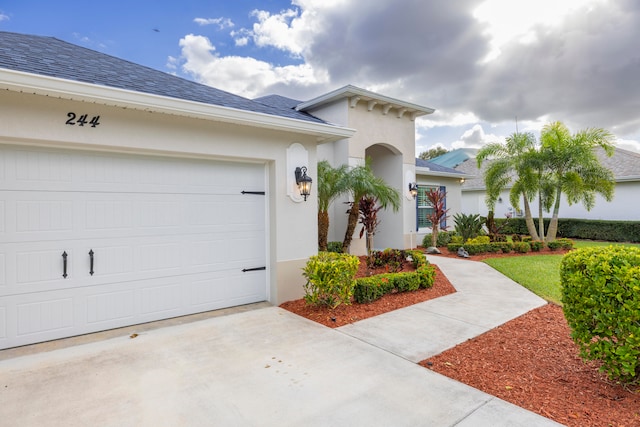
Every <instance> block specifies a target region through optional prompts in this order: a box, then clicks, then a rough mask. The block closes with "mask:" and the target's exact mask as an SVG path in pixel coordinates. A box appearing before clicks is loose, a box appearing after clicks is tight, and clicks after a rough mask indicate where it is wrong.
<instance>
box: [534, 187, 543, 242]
mask: <svg viewBox="0 0 640 427" xmlns="http://www.w3.org/2000/svg"><path fill="white" fill-rule="evenodd" d="M542 211H543V209H542V192H538V236H539V237H540V240H542V241H544V240H545V239H544V214H543V212H542ZM536 240H537V239H536Z"/></svg>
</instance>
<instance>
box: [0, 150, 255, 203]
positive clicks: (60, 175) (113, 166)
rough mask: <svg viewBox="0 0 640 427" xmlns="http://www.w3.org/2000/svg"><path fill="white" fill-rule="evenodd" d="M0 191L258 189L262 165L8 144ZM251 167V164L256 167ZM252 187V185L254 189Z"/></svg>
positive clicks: (0, 155) (0, 156)
mask: <svg viewBox="0 0 640 427" xmlns="http://www.w3.org/2000/svg"><path fill="white" fill-rule="evenodd" d="M0 159H2V160H4V161H3V162H0V165H1V166H0V173H1V174H2V176H1V179H0V190H4V189H8V188H10V189H12V190H16V189H17V190H31V191H33V190H46V191H60V189H61V188H64V189H65V190H66V191H98V192H116V193H127V192H143V193H175V194H189V193H194V194H197V193H213V194H238V193H239V192H241V191H242V190H246V191H264V186H263V182H264V169H263V168H262V165H256V164H250V163H239V162H216V161H202V160H190V159H182V160H178V161H177V160H176V159H172V158H164V157H145V156H130V155H126V154H116V153H80V152H73V151H65V150H56V149H50V150H47V149H43V148H37V147H12V148H11V149H9V150H6V151H4V152H3V153H0ZM256 166H257V167H256ZM254 187H255V188H254Z"/></svg>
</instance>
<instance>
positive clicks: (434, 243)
mask: <svg viewBox="0 0 640 427" xmlns="http://www.w3.org/2000/svg"><path fill="white" fill-rule="evenodd" d="M437 244H438V224H434V225H433V227H432V228H431V246H433V247H434V248H435V247H437Z"/></svg>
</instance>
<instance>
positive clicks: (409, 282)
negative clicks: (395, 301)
mask: <svg viewBox="0 0 640 427" xmlns="http://www.w3.org/2000/svg"><path fill="white" fill-rule="evenodd" d="M390 276H391V277H389V281H390V282H391V283H392V285H393V287H394V289H396V290H397V291H398V292H409V291H417V290H418V289H420V276H418V275H417V274H416V273H414V272H408V273H395V274H391V275H390Z"/></svg>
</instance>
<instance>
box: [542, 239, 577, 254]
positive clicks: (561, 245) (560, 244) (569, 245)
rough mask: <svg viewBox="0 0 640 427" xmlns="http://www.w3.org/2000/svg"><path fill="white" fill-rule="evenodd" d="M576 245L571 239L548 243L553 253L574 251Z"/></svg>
mask: <svg viewBox="0 0 640 427" xmlns="http://www.w3.org/2000/svg"><path fill="white" fill-rule="evenodd" d="M574 245H575V243H574V242H573V240H571V239H556V240H553V241H551V242H547V246H548V247H549V249H551V250H552V251H555V250H558V249H573V246H574Z"/></svg>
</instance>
